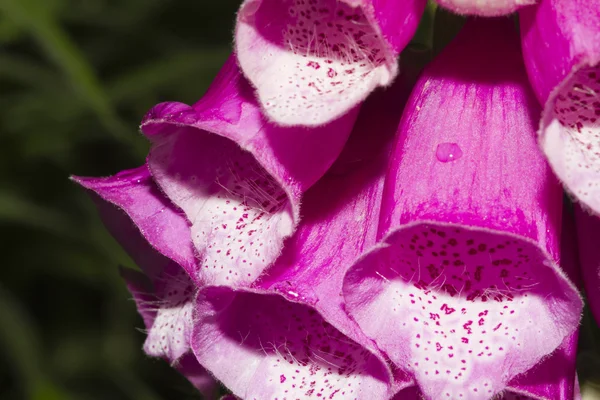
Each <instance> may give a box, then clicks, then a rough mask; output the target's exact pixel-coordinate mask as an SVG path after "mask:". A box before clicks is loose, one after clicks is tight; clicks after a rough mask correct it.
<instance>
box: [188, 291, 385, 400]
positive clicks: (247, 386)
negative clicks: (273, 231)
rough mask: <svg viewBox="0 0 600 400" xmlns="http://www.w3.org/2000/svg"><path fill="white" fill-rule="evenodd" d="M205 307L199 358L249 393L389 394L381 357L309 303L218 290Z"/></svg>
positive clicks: (197, 336) (202, 301)
mask: <svg viewBox="0 0 600 400" xmlns="http://www.w3.org/2000/svg"><path fill="white" fill-rule="evenodd" d="M207 309H210V311H208V312H206V311H207ZM198 311H199V313H198V315H203V318H202V319H201V320H200V321H199V322H198V324H197V325H196V328H195V331H194V351H195V353H196V356H197V357H198V360H199V361H200V362H201V363H203V364H205V365H210V369H211V371H212V372H213V373H214V374H215V376H216V377H217V378H218V379H220V380H224V381H226V382H228V383H229V385H228V386H229V387H230V389H231V390H232V391H233V392H234V394H236V395H238V396H241V397H242V398H246V399H255V398H256V399H286V398H287V399H296V398H323V399H372V398H385V392H386V390H387V382H385V381H387V377H386V375H385V373H384V371H383V369H382V367H381V363H380V361H379V360H378V359H376V358H375V357H374V356H373V355H372V354H371V353H370V352H369V351H368V350H366V349H364V348H363V347H362V346H360V345H359V344H357V343H356V342H354V341H352V340H351V339H349V338H348V337H346V336H344V335H343V334H341V333H340V332H339V331H338V330H337V329H335V328H334V327H332V326H331V325H330V324H329V323H327V322H326V321H325V320H324V319H323V318H322V317H321V316H320V314H319V313H318V312H317V311H315V310H313V309H312V308H310V307H307V306H304V305H301V304H297V303H292V302H289V301H287V300H285V299H284V298H282V297H279V296H274V295H267V296H266V295H262V294H252V293H237V294H233V293H231V292H229V293H224V292H220V293H219V294H216V293H214V292H213V293H211V294H207V295H206V296H204V297H203V296H200V297H199V303H198ZM232 360H235V362H234V365H232V362H231V361H232ZM384 380H385V381H384ZM384 382H385V383H384Z"/></svg>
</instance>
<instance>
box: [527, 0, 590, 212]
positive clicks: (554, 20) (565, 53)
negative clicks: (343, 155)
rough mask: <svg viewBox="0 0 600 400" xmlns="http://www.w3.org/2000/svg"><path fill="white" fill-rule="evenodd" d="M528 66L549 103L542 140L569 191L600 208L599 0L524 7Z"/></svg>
mask: <svg viewBox="0 0 600 400" xmlns="http://www.w3.org/2000/svg"><path fill="white" fill-rule="evenodd" d="M520 17H521V33H522V42H523V53H524V56H525V64H526V66H527V71H528V74H529V79H530V81H531V84H532V86H533V88H534V90H535V92H536V94H537V96H538V99H539V100H540V101H541V102H542V104H545V107H544V112H543V115H542V120H541V129H540V144H541V147H542V149H543V150H544V153H545V154H546V157H548V161H549V162H550V164H551V166H552V168H553V169H554V172H555V173H556V175H558V177H559V178H560V180H561V181H562V182H563V183H564V185H565V186H566V188H567V190H569V191H570V192H571V193H572V194H573V195H575V196H576V197H577V199H578V200H580V201H581V202H583V203H584V204H585V205H586V206H588V207H590V208H591V209H592V210H593V211H594V212H596V213H598V212H600V184H599V182H600V156H599V154H600V153H599V149H600V148H599V147H598V146H599V144H598V143H599V142H598V139H599V138H600V66H599V65H598V62H599V61H600V1H599V0H590V1H584V0H540V2H539V5H538V6H537V7H527V8H524V9H523V10H522V11H521V13H520Z"/></svg>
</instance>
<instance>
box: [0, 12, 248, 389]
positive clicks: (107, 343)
mask: <svg viewBox="0 0 600 400" xmlns="http://www.w3.org/2000/svg"><path fill="white" fill-rule="evenodd" d="M238 6H239V1H237V0H222V1H189V0H0V234H1V236H0V250H1V251H0V254H1V255H0V265H1V268H0V399H3V400H4V399H8V400H12V399H18V400H20V399H36V400H41V399H49V400H50V399H52V400H54V399H57V400H58V399H61V400H62V399H85V400H87V399H89V400H92V399H94V400H95V399H110V400H112V399H114V400H120V399H143V400H145V399H148V400H154V399H198V398H199V396H198V395H197V394H195V391H194V389H193V388H192V387H191V386H190V385H189V384H188V383H187V381H186V380H185V379H184V378H182V377H180V376H179V375H178V373H177V372H175V371H174V370H172V369H171V368H170V367H169V366H168V365H167V364H166V363H164V362H162V361H159V360H153V359H150V358H147V357H146V356H144V355H143V353H142V351H141V346H142V342H143V339H144V335H143V333H141V332H140V331H139V330H138V329H136V328H142V327H143V324H142V321H141V319H140V318H139V317H138V316H137V314H136V311H135V306H134V303H133V301H132V300H131V298H130V295H129V294H128V293H127V291H126V289H125V286H124V284H123V283H122V281H121V279H120V277H119V274H118V269H117V267H118V265H120V264H121V265H125V266H130V267H134V265H133V262H132V261H131V260H130V259H129V258H128V257H127V256H126V255H125V254H124V252H123V251H122V250H121V249H120V248H119V246H118V245H117V244H116V243H115V242H114V241H113V239H112V238H111V237H110V236H109V235H108V234H107V233H106V232H105V230H104V228H103V226H102V224H101V222H100V220H99V219H98V217H97V216H96V213H95V209H94V206H93V204H92V202H91V201H90V200H89V198H88V197H87V195H86V193H84V191H83V190H81V189H80V188H78V187H76V186H75V185H74V184H73V183H72V182H70V181H69V179H68V177H69V175H70V174H77V175H94V176H103V175H110V174H114V173H116V172H117V171H119V170H121V169H125V168H132V167H135V166H138V165H140V164H141V163H143V161H144V156H145V153H146V151H147V148H148V144H147V142H146V140H145V139H144V138H143V137H142V135H141V134H140V133H139V132H138V129H137V127H138V125H139V122H140V120H141V118H142V116H143V115H144V113H145V112H146V111H147V110H148V109H150V107H152V106H153V105H154V104H156V103H158V102H161V101H166V100H177V101H182V102H186V103H193V102H195V101H196V100H197V99H198V98H200V96H201V95H202V94H203V93H204V91H205V90H206V88H207V86H208V84H209V83H210V81H211V80H212V78H213V76H214V75H215V74H216V72H217V71H218V69H219V68H220V66H221V65H222V63H223V62H224V61H225V59H226V57H227V55H228V53H229V48H230V44H231V41H232V32H233V25H234V19H235V12H236V10H237V7H238Z"/></svg>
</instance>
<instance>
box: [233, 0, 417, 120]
mask: <svg viewBox="0 0 600 400" xmlns="http://www.w3.org/2000/svg"><path fill="white" fill-rule="evenodd" d="M424 8H425V0H402V1H388V0H283V1H282V0H245V1H244V3H243V4H242V7H241V9H240V11H239V13H238V19H237V27H236V33H235V38H236V52H237V54H238V59H239V62H240V65H241V68H242V70H243V71H244V74H245V75H246V76H247V77H248V79H249V80H250V81H251V82H252V84H253V85H254V86H255V87H256V89H257V93H258V97H259V99H260V103H261V105H262V107H263V108H264V110H265V112H266V114H267V115H268V117H269V118H270V119H271V120H273V121H274V122H276V123H277V124H281V125H308V126H316V125H322V124H324V123H327V122H329V121H332V120H334V119H335V118H338V117H339V116H341V115H343V114H344V113H346V112H347V111H348V110H350V109H352V108H353V107H354V106H356V105H357V104H358V103H360V102H361V101H362V100H363V99H364V98H365V97H366V96H367V95H368V94H369V93H370V92H371V91H372V90H373V89H374V88H375V87H377V86H385V85H388V84H390V83H391V82H392V80H393V79H394V77H395V76H396V73H397V70H398V67H397V63H396V57H397V56H398V54H399V53H400V51H401V50H402V49H403V48H404V46H406V44H407V43H408V42H409V40H410V38H411V37H412V35H413V34H414V32H415V30H416V28H417V25H418V22H419V19H420V18H421V15H422V13H423V10H424Z"/></svg>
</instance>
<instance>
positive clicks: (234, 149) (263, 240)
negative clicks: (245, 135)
mask: <svg viewBox="0 0 600 400" xmlns="http://www.w3.org/2000/svg"><path fill="white" fill-rule="evenodd" d="M203 149H210V151H202V150H203ZM148 163H149V166H150V169H151V171H152V173H153V175H154V177H155V179H156V181H157V183H158V184H159V186H160V187H161V189H162V190H163V191H164V192H165V194H166V195H167V196H168V197H169V199H170V200H171V201H173V202H174V203H175V205H177V206H178V207H180V208H181V209H182V210H183V212H184V213H185V215H186V217H187V218H188V220H189V221H190V223H191V236H192V241H193V243H194V247H195V249H196V256H197V264H196V266H195V271H193V272H192V275H193V276H195V277H197V279H198V280H199V281H202V282H203V283H205V284H217V285H218V284H224V285H231V286H235V285H242V284H245V283H248V282H251V281H254V280H255V279H256V278H257V277H258V275H259V274H260V273H261V272H262V270H263V269H264V268H265V267H266V266H268V265H269V264H271V262H272V261H273V260H274V259H275V258H276V257H277V256H278V255H279V252H280V250H281V246H282V241H283V239H284V238H285V237H286V236H288V235H290V234H291V233H292V230H293V223H292V220H293V217H292V211H291V206H290V205H289V200H288V197H287V194H286V192H285V191H284V190H283V189H282V187H281V186H280V185H279V184H278V182H276V181H275V179H274V178H273V177H272V176H271V175H270V174H268V173H267V172H266V171H265V169H264V168H263V167H262V166H261V165H260V164H259V163H258V162H257V161H256V159H255V158H254V157H253V156H252V155H251V154H250V153H248V152H246V151H244V150H242V149H241V148H240V147H239V146H238V145H237V144H235V143H233V142H232V141H230V140H228V139H226V138H223V137H220V136H217V135H214V134H211V133H208V132H204V131H201V130H198V129H195V128H181V129H179V130H178V131H176V132H171V134H170V136H169V137H168V139H167V140H165V141H164V142H161V143H160V144H157V145H156V146H155V147H154V149H153V150H152V153H151V156H150V157H149V161H148Z"/></svg>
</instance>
